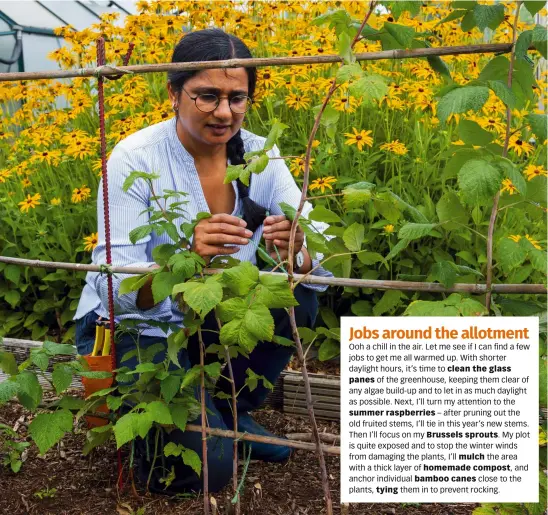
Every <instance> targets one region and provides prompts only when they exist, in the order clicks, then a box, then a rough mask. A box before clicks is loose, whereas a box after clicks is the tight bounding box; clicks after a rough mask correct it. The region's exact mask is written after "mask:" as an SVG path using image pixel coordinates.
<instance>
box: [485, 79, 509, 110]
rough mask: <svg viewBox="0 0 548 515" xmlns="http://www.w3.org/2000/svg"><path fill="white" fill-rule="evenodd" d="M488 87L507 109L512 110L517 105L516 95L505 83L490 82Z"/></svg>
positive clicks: (498, 81)
mask: <svg viewBox="0 0 548 515" xmlns="http://www.w3.org/2000/svg"><path fill="white" fill-rule="evenodd" d="M487 85H488V86H489V89H491V91H493V93H494V94H495V95H497V97H499V98H500V100H501V101H502V102H503V103H504V105H506V107H509V108H510V109H512V108H513V107H514V106H515V105H516V95H515V94H514V92H513V91H512V90H511V89H510V88H509V87H508V86H507V85H506V84H505V83H504V82H502V81H500V80H488V81H487Z"/></svg>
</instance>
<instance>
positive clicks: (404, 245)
mask: <svg viewBox="0 0 548 515" xmlns="http://www.w3.org/2000/svg"><path fill="white" fill-rule="evenodd" d="M410 242H411V240H408V239H403V240H400V241H398V243H396V245H394V247H392V250H391V251H390V252H389V253H388V254H387V256H386V257H385V260H386V261H389V260H390V259H393V258H394V257H396V256H397V255H398V254H399V253H400V252H401V251H402V250H404V249H405V248H407V246H408V245H409V243H410Z"/></svg>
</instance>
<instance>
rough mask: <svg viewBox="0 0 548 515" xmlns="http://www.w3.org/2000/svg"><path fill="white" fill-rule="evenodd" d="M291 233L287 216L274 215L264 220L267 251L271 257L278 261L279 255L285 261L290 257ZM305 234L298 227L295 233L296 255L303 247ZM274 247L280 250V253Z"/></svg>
mask: <svg viewBox="0 0 548 515" xmlns="http://www.w3.org/2000/svg"><path fill="white" fill-rule="evenodd" d="M290 232H291V221H290V220H288V219H287V218H286V217H285V215H272V216H267V217H266V218H265V220H264V227H263V237H264V239H265V243H266V251H267V252H268V253H269V254H270V256H271V257H272V258H273V259H275V260H276V261H277V260H278V253H279V254H280V257H281V258H282V261H285V260H286V259H287V258H288V255H289V233H290ZM303 243H304V232H303V230H302V229H301V228H300V227H299V225H297V231H296V233H295V248H294V253H295V254H297V253H298V252H299V251H300V250H301V249H302V247H303ZM274 245H276V247H277V248H278V253H276V249H275V248H274Z"/></svg>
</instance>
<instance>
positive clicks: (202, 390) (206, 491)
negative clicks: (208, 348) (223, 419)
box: [198, 326, 209, 515]
mask: <svg viewBox="0 0 548 515" xmlns="http://www.w3.org/2000/svg"><path fill="white" fill-rule="evenodd" d="M198 342H199V346H200V403H201V409H202V427H201V433H202V474H203V481H204V515H209V484H208V483H209V474H208V466H207V436H206V423H207V421H206V407H205V394H206V389H205V374H204V340H203V339H202V330H201V327H200V326H198Z"/></svg>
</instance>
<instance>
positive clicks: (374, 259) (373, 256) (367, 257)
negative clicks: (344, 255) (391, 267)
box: [356, 251, 384, 265]
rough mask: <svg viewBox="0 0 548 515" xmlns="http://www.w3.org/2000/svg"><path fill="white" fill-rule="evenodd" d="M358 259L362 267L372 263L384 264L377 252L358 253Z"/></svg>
mask: <svg viewBox="0 0 548 515" xmlns="http://www.w3.org/2000/svg"><path fill="white" fill-rule="evenodd" d="M356 255H357V257H358V259H359V260H360V262H361V263H363V264H364V265H373V264H374V263H378V262H384V258H383V257H382V255H381V254H379V253H378V252H369V251H367V252H358V254H356Z"/></svg>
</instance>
